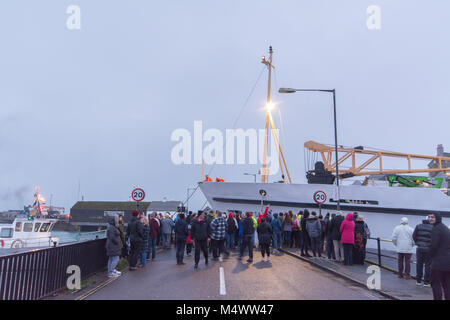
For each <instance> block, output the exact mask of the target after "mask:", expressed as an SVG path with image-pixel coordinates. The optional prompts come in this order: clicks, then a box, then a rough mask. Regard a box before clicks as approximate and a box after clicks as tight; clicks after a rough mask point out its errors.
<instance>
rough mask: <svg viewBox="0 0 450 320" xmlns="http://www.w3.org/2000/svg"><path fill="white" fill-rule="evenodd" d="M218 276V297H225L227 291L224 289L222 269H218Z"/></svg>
mask: <svg viewBox="0 0 450 320" xmlns="http://www.w3.org/2000/svg"><path fill="white" fill-rule="evenodd" d="M219 274H220V295H221V296H225V295H226V294H227V289H226V288H225V272H224V271H223V267H220V268H219Z"/></svg>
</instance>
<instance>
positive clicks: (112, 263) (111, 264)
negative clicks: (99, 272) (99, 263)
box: [108, 256, 119, 274]
mask: <svg viewBox="0 0 450 320" xmlns="http://www.w3.org/2000/svg"><path fill="white" fill-rule="evenodd" d="M118 263H119V256H110V257H109V258H108V274H112V273H113V271H114V269H115V268H116V266H117V264H118Z"/></svg>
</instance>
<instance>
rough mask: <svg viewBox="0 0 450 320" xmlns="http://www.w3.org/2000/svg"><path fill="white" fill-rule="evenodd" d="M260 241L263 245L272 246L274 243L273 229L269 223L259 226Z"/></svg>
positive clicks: (261, 223)
mask: <svg viewBox="0 0 450 320" xmlns="http://www.w3.org/2000/svg"><path fill="white" fill-rule="evenodd" d="M257 231H258V241H259V244H262V245H270V243H271V242H272V227H271V226H270V224H268V223H267V222H265V221H264V222H260V223H259V224H258V229H257Z"/></svg>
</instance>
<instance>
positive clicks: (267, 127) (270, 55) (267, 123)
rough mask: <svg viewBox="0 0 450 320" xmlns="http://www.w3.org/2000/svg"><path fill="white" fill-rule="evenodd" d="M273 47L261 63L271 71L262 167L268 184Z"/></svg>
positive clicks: (262, 175)
mask: <svg viewBox="0 0 450 320" xmlns="http://www.w3.org/2000/svg"><path fill="white" fill-rule="evenodd" d="M272 54H273V50H272V46H270V47H269V60H266V57H263V58H262V61H261V63H263V64H265V65H266V66H267V67H268V69H269V77H268V83H267V100H266V127H265V128H266V134H265V136H264V159H263V166H262V172H261V182H262V183H266V182H268V177H267V176H268V172H267V171H268V169H267V149H268V144H269V124H270V110H269V107H270V103H271V101H270V86H271V80H272Z"/></svg>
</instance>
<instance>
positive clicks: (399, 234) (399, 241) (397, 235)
mask: <svg viewBox="0 0 450 320" xmlns="http://www.w3.org/2000/svg"><path fill="white" fill-rule="evenodd" d="M413 233H414V230H413V229H412V228H411V227H410V226H409V225H408V218H406V217H403V218H401V219H400V225H398V226H396V227H395V228H394V231H393V232H392V243H393V244H394V246H396V247H397V252H398V253H413V252H414V239H413Z"/></svg>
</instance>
